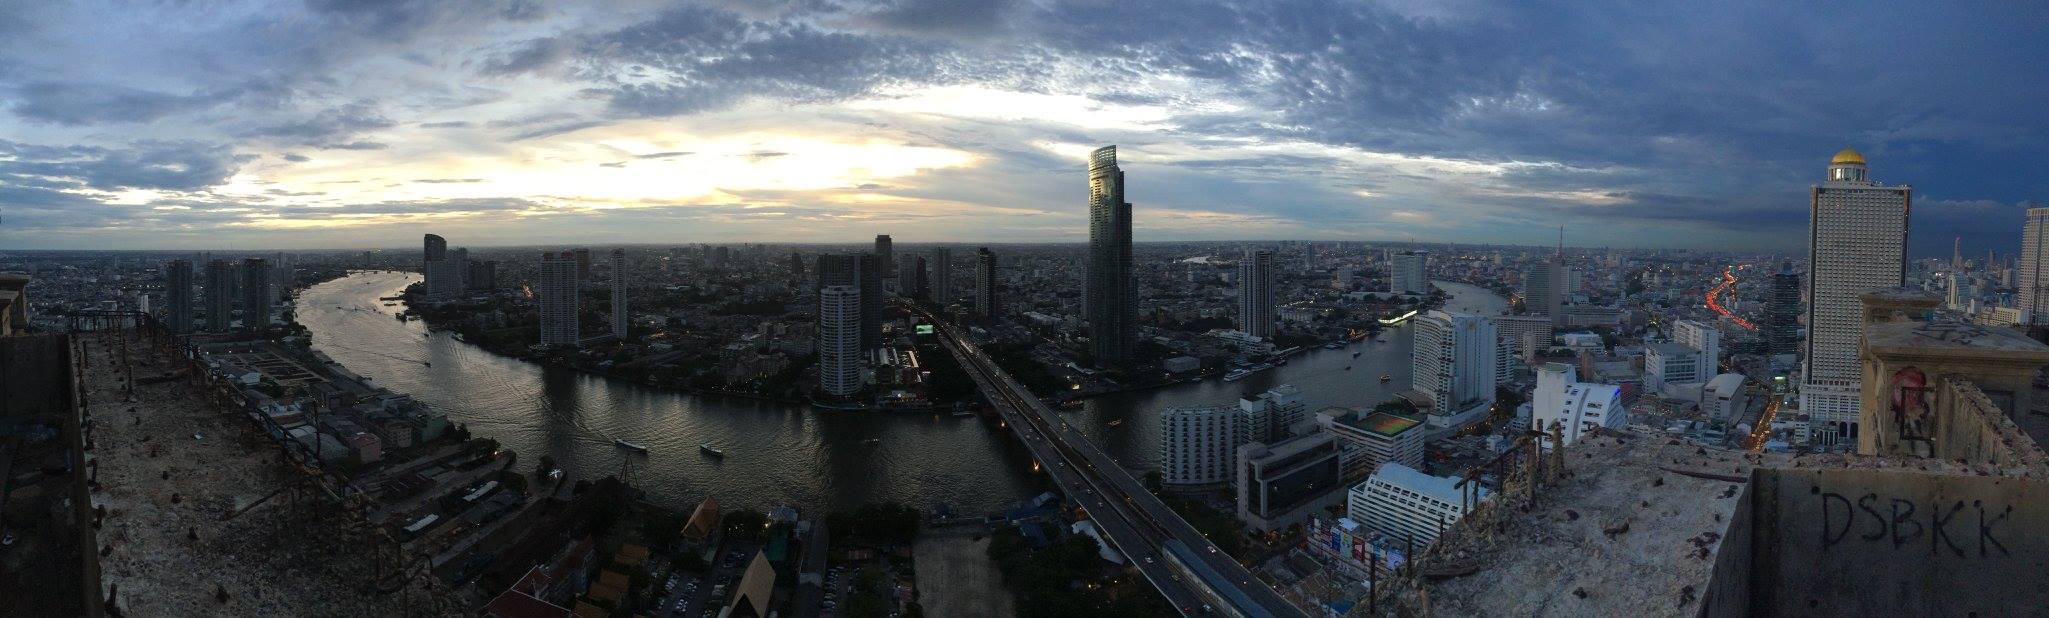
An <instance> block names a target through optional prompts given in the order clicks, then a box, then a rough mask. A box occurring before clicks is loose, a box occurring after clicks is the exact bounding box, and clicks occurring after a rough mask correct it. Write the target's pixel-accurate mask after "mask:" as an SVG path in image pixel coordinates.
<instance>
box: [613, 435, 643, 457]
mask: <svg viewBox="0 0 2049 618" xmlns="http://www.w3.org/2000/svg"><path fill="white" fill-rule="evenodd" d="M612 445H613V446H617V447H619V448H623V449H626V450H629V451H633V452H635V453H640V454H642V455H646V454H647V447H645V446H641V445H638V444H634V443H632V442H627V441H626V440H625V439H623V438H613V439H612Z"/></svg>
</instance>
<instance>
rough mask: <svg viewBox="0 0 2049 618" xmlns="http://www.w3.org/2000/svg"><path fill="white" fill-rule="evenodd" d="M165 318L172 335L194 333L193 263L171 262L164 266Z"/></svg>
mask: <svg viewBox="0 0 2049 618" xmlns="http://www.w3.org/2000/svg"><path fill="white" fill-rule="evenodd" d="M164 303H165V304H166V305H168V306H167V307H165V308H164V309H165V317H166V319H167V320H168V321H169V322H170V327H171V334H174V335H183V334H186V333H190V332H192V262H191V261H190V260H171V262H170V263H169V264H165V265H164Z"/></svg>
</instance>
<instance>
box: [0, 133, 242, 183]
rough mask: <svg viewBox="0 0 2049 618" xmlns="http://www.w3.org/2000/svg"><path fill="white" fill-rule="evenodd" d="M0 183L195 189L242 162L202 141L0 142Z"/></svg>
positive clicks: (226, 174) (217, 180) (219, 178)
mask: <svg viewBox="0 0 2049 618" xmlns="http://www.w3.org/2000/svg"><path fill="white" fill-rule="evenodd" d="M0 157H4V158H0V179H7V180H8V181H9V183H10V184H12V183H44V184H48V183H57V184H72V183H75V184H76V185H77V186H79V187H82V188H91V189H97V190H101V191H118V190H122V189H162V190H168V191H198V190H202V189H205V188H208V187H212V186H215V185H218V184H220V183H223V182H226V181H227V179H228V177H230V176H233V175H234V174H235V170H236V169H238V168H239V167H240V166H241V163H242V158H241V157H238V156H236V155H234V154H233V153H232V152H231V151H230V150H229V149H228V147H226V146H222V145H218V144H206V143H201V142H191V141H180V142H161V141H151V142H138V143H135V144H132V145H129V146H128V147H125V148H101V147H90V146H62V147H51V146H39V145H32V144H22V143H18V142H9V141H5V140H0Z"/></svg>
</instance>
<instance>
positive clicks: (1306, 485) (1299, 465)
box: [1234, 431, 1345, 532]
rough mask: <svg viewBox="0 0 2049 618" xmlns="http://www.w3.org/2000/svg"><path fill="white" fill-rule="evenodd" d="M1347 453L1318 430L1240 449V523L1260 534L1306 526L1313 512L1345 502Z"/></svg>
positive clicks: (1237, 483)
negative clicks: (1345, 454) (1343, 452)
mask: <svg viewBox="0 0 2049 618" xmlns="http://www.w3.org/2000/svg"><path fill="white" fill-rule="evenodd" d="M1343 465H1344V462H1343V455H1342V449H1341V447H1340V446H1339V444H1338V441H1337V438H1336V436H1333V435H1331V434H1330V433H1329V432H1324V431H1318V432H1314V433H1310V434H1307V435H1302V436H1297V437H1294V438H1289V439H1287V440H1282V441H1280V442H1276V443H1273V444H1246V445H1245V446H1244V447H1243V448H1240V449H1238V455H1237V464H1236V465H1235V466H1234V468H1236V471H1237V472H1236V474H1235V477H1236V478H1235V481H1236V486H1237V490H1238V520H1239V521H1243V522H1245V524H1246V526H1247V527H1249V528H1251V529H1253V530H1255V531H1261V532H1264V531H1268V530H1280V529H1284V528H1287V527H1288V526H1289V525H1292V524H1300V523H1303V520H1305V519H1306V518H1307V517H1308V515H1309V514H1310V513H1313V512H1315V511H1316V510H1318V509H1321V508H1323V507H1326V506H1331V505H1335V504H1338V503H1341V502H1343V501H1344V499H1345V492H1344V489H1345V483H1344V468H1343Z"/></svg>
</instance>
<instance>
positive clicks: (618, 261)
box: [612, 249, 633, 340]
mask: <svg viewBox="0 0 2049 618" xmlns="http://www.w3.org/2000/svg"><path fill="white" fill-rule="evenodd" d="M632 317H633V316H632V314H631V313H630V312H629V311H628V310H627V309H626V250H625V249H613V250H612V336H613V337H618V338H619V339H620V340H625V339H626V333H627V326H628V325H630V324H631V323H632Z"/></svg>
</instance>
